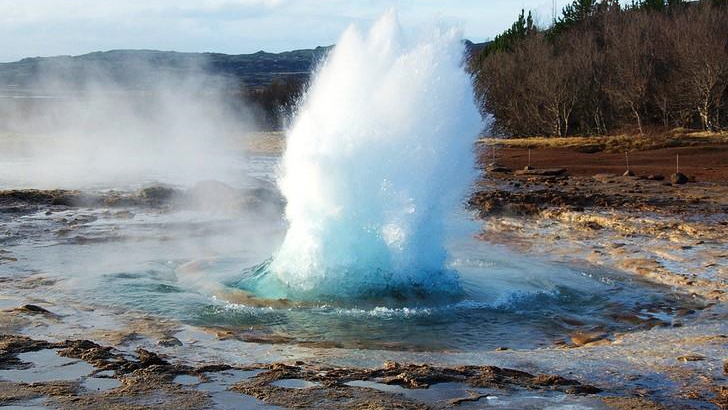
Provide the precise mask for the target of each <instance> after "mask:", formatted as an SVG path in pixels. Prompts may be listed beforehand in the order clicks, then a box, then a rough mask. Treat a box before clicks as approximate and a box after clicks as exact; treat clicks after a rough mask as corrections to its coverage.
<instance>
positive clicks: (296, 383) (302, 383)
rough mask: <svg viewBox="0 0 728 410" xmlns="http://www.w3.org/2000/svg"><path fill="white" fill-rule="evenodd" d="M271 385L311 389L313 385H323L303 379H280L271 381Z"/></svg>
mask: <svg viewBox="0 0 728 410" xmlns="http://www.w3.org/2000/svg"><path fill="white" fill-rule="evenodd" d="M271 386H278V387H283V388H286V389H310V388H312V387H321V385H320V384H318V383H314V382H309V381H306V380H302V379H280V380H276V381H274V382H273V383H271Z"/></svg>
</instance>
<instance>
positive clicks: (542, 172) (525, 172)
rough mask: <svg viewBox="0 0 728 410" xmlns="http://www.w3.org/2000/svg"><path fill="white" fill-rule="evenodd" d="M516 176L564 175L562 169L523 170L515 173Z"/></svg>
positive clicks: (564, 172)
mask: <svg viewBox="0 0 728 410" xmlns="http://www.w3.org/2000/svg"><path fill="white" fill-rule="evenodd" d="M515 173H516V175H538V176H561V175H566V170H565V169H564V168H546V169H533V168H531V169H525V168H524V169H523V170H521V171H516V172H515Z"/></svg>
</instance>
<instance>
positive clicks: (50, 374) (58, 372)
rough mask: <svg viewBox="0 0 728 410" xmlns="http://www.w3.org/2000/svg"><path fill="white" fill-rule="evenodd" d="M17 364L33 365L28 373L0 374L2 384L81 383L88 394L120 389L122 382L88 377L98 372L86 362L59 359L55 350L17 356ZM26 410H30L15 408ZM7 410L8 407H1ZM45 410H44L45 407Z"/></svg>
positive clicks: (33, 404)
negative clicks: (3, 382)
mask: <svg viewBox="0 0 728 410" xmlns="http://www.w3.org/2000/svg"><path fill="white" fill-rule="evenodd" d="M17 357H18V360H20V361H22V362H24V363H27V364H30V366H31V367H29V368H27V369H9V370H0V380H7V381H11V382H15V383H44V382H51V381H76V380H80V381H81V387H82V388H83V389H84V390H85V391H87V392H89V393H98V392H102V391H107V390H112V389H115V388H117V387H119V386H121V382H120V381H118V380H116V379H113V378H111V377H110V376H111V375H113V373H111V374H109V375H108V376H109V377H104V376H105V374H103V373H108V372H101V373H98V374H97V375H96V376H102V377H94V376H89V375H90V374H92V373H93V371H94V370H96V368H95V367H93V366H92V365H90V364H88V363H86V362H84V361H83V360H78V359H71V358H67V357H62V356H59V355H58V354H57V353H56V351H55V350H52V349H45V350H39V351H37V352H28V353H20V354H18V356H17ZM38 404H39V403H35V402H33V403H31V404H30V408H34V407H37V405H38ZM15 406H16V407H19V408H23V409H27V408H29V407H28V406H22V405H17V404H16V405H15ZM0 408H2V409H7V408H8V407H7V406H5V407H0ZM42 408H45V407H42Z"/></svg>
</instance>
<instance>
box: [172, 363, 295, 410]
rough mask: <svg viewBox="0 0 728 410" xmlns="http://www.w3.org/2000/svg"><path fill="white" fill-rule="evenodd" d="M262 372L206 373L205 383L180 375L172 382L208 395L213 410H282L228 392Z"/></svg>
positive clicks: (240, 394)
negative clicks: (239, 383) (236, 384)
mask: <svg viewBox="0 0 728 410" xmlns="http://www.w3.org/2000/svg"><path fill="white" fill-rule="evenodd" d="M262 372H263V370H225V371H222V372H214V373H206V374H205V375H206V376H207V381H205V382H200V379H199V378H198V377H196V376H190V375H180V376H177V377H175V378H174V382H175V383H178V384H182V385H185V386H194V388H195V390H199V391H204V392H207V393H209V394H210V400H212V402H213V403H214V406H213V407H214V408H215V409H220V410H237V409H259V410H282V409H283V408H282V407H277V406H270V405H267V404H265V403H264V402H262V401H260V400H258V399H256V398H255V397H252V396H247V395H245V394H242V393H237V392H234V391H230V390H228V388H229V387H230V386H232V385H233V384H235V383H238V382H241V381H243V380H246V379H250V378H252V377H255V376H257V375H258V374H260V373H262Z"/></svg>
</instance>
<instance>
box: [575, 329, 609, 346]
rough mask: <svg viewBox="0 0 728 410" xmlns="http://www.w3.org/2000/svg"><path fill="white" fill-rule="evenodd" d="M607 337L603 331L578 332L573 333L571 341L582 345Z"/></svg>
mask: <svg viewBox="0 0 728 410" xmlns="http://www.w3.org/2000/svg"><path fill="white" fill-rule="evenodd" d="M606 337H607V334H606V333H603V332H576V333H574V334H572V335H571V343H573V344H574V346H577V347H580V346H584V345H586V344H589V343H594V342H597V341H599V340H602V339H604V338H606Z"/></svg>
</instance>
